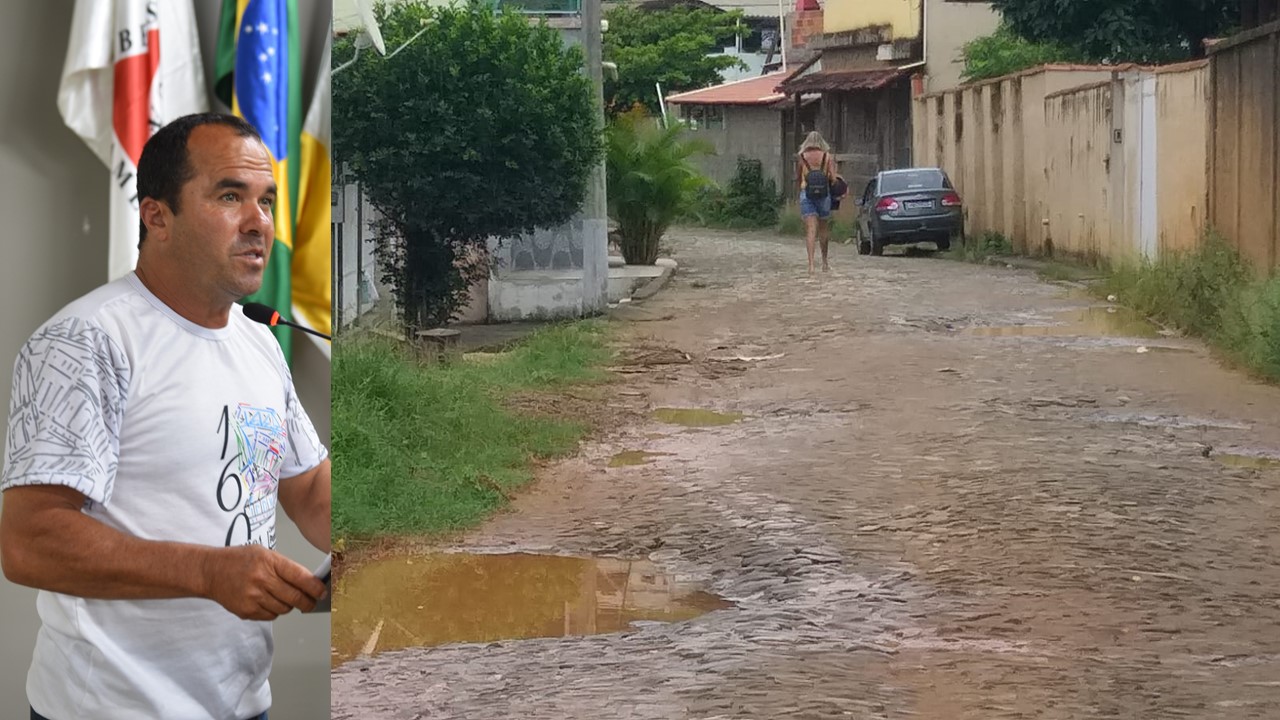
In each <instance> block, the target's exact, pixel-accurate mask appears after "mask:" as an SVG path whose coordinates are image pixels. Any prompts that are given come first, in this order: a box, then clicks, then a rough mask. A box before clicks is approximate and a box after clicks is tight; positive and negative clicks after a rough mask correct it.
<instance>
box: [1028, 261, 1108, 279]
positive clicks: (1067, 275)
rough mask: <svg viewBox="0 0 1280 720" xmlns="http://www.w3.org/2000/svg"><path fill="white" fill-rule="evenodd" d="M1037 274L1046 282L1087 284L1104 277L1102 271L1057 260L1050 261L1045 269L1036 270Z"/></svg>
mask: <svg viewBox="0 0 1280 720" xmlns="http://www.w3.org/2000/svg"><path fill="white" fill-rule="evenodd" d="M1036 274H1037V275H1039V276H1040V279H1041V280H1044V281H1046V282H1064V281H1066V282H1085V281H1088V280H1097V279H1098V278H1100V277H1102V271H1100V270H1097V269H1095V268H1090V267H1084V266H1081V265H1072V264H1070V263H1065V262H1060V261H1056V260H1051V261H1048V262H1047V263H1046V264H1045V265H1044V266H1043V267H1041V268H1040V269H1038V270H1036Z"/></svg>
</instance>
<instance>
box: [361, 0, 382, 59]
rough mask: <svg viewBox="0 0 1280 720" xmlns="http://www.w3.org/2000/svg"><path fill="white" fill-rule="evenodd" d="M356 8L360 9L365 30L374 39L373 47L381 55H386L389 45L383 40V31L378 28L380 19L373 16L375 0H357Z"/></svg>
mask: <svg viewBox="0 0 1280 720" xmlns="http://www.w3.org/2000/svg"><path fill="white" fill-rule="evenodd" d="M356 9H357V10H359V11H360V22H361V23H362V24H363V25H364V32H365V33H366V34H368V35H369V39H370V40H371V41H373V47H374V48H375V49H377V51H378V54H379V55H386V54H387V46H386V43H384V42H383V41H382V31H381V30H379V29H378V21H377V19H375V18H374V17H373V0H356Z"/></svg>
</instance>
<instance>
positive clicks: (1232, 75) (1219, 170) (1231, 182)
mask: <svg viewBox="0 0 1280 720" xmlns="http://www.w3.org/2000/svg"><path fill="white" fill-rule="evenodd" d="M1210 58H1211V59H1210V63H1211V64H1210V72H1209V76H1210V80H1209V82H1210V88H1209V93H1210V96H1211V97H1212V98H1213V102H1212V106H1211V111H1210V112H1211V114H1210V118H1211V127H1213V128H1215V129H1216V131H1215V132H1214V133H1213V134H1212V135H1211V137H1210V150H1209V155H1208V159H1209V163H1210V184H1209V197H1210V201H1209V219H1210V222H1211V223H1212V225H1213V226H1214V227H1215V228H1216V229H1217V230H1218V231H1219V232H1221V233H1222V234H1223V235H1224V236H1225V237H1226V238H1227V239H1228V241H1230V242H1231V243H1233V244H1234V245H1235V246H1236V247H1237V248H1238V249H1239V250H1240V253H1241V254H1242V255H1243V256H1244V257H1246V258H1248V259H1249V261H1250V262H1252V263H1253V265H1254V266H1255V267H1256V268H1258V269H1259V270H1260V271H1272V272H1274V271H1275V270H1276V269H1278V268H1280V183H1278V182H1276V178H1277V170H1278V169H1280V139H1278V138H1277V131H1276V128H1277V126H1280V117H1278V116H1277V113H1278V112H1280V108H1278V107H1277V104H1278V103H1280V22H1273V23H1270V24H1268V25H1264V26H1261V27H1259V28H1256V29H1254V30H1251V31H1248V32H1246V33H1244V34H1242V35H1241V36H1239V37H1236V38H1232V39H1231V40H1229V41H1227V42H1225V43H1222V44H1221V45H1219V46H1217V47H1215V48H1213V50H1212V55H1211V56H1210Z"/></svg>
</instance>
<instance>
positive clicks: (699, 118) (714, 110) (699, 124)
mask: <svg viewBox="0 0 1280 720" xmlns="http://www.w3.org/2000/svg"><path fill="white" fill-rule="evenodd" d="M681 107H682V108H683V110H682V111H681V115H682V117H683V118H684V120H685V125H687V126H688V127H689V129H691V130H723V129H724V108H723V107H722V106H720V105H682V106H681Z"/></svg>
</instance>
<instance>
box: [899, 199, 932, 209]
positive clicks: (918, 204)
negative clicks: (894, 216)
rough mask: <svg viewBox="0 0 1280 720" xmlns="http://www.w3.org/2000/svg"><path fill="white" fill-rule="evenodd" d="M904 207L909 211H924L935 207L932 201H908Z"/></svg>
mask: <svg viewBox="0 0 1280 720" xmlns="http://www.w3.org/2000/svg"><path fill="white" fill-rule="evenodd" d="M903 205H904V206H905V207H906V208H907V209H908V210H922V209H926V208H931V207H933V201H932V200H908V201H906V202H905V203H903Z"/></svg>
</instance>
